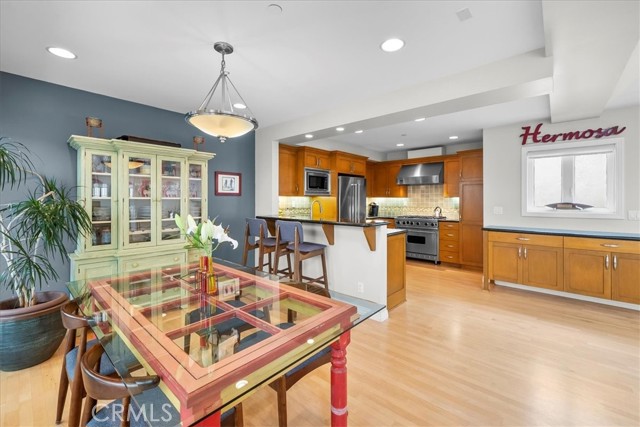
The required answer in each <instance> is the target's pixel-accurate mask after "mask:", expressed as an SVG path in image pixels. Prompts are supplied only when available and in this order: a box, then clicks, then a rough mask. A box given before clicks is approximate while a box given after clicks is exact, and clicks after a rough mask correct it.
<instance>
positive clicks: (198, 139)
mask: <svg viewBox="0 0 640 427" xmlns="http://www.w3.org/2000/svg"><path fill="white" fill-rule="evenodd" d="M200 144H204V136H194V137H193V148H194V149H195V150H196V151H198V145H200Z"/></svg>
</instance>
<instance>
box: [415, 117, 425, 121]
mask: <svg viewBox="0 0 640 427" xmlns="http://www.w3.org/2000/svg"><path fill="white" fill-rule="evenodd" d="M425 118H426V117H420V118H418V119H415V120H414V122H422V121H424V119H425Z"/></svg>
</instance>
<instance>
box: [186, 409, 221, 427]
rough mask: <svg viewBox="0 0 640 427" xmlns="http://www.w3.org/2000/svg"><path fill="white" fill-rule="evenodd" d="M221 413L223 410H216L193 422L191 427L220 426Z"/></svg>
mask: <svg viewBox="0 0 640 427" xmlns="http://www.w3.org/2000/svg"><path fill="white" fill-rule="evenodd" d="M220 413H221V411H218V412H214V413H213V414H211V415H209V416H207V417H206V418H204V419H202V420H200V421H198V422H196V423H195V424H191V427H220Z"/></svg>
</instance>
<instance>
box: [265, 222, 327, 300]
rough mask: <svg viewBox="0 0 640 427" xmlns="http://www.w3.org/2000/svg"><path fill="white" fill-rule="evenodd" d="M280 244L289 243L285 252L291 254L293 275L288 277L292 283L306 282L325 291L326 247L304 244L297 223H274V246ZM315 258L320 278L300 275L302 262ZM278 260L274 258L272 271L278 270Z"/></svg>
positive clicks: (317, 244)
mask: <svg viewBox="0 0 640 427" xmlns="http://www.w3.org/2000/svg"><path fill="white" fill-rule="evenodd" d="M280 242H289V243H288V244H287V246H286V251H287V253H288V254H293V273H292V274H291V275H290V276H289V277H291V278H292V279H293V281H294V282H302V281H303V280H307V281H309V282H310V283H320V284H322V285H324V287H325V288H326V289H328V288H329V280H328V277H327V261H326V258H325V249H326V247H327V246H326V245H323V244H321V243H314V242H306V241H305V240H304V234H303V231H302V223H300V222H298V221H280V220H278V221H276V245H279V244H280ZM316 256H320V258H321V262H322V276H320V277H317V278H312V277H308V276H305V275H304V274H303V273H302V262H303V261H304V260H307V259H309V258H313V257H316ZM278 258H279V257H276V260H275V267H274V270H277V268H278Z"/></svg>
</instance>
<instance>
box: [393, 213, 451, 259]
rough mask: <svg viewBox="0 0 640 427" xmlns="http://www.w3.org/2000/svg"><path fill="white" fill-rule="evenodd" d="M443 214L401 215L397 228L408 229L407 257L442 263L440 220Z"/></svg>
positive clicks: (398, 218) (397, 219)
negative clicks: (438, 215)
mask: <svg viewBox="0 0 640 427" xmlns="http://www.w3.org/2000/svg"><path fill="white" fill-rule="evenodd" d="M443 219H446V218H445V217H443V216H440V217H435V216H399V217H397V218H396V228H401V229H404V230H407V258H417V259H425V260H428V261H434V262H435V263H436V264H439V263H440V243H439V225H438V220H443Z"/></svg>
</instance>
